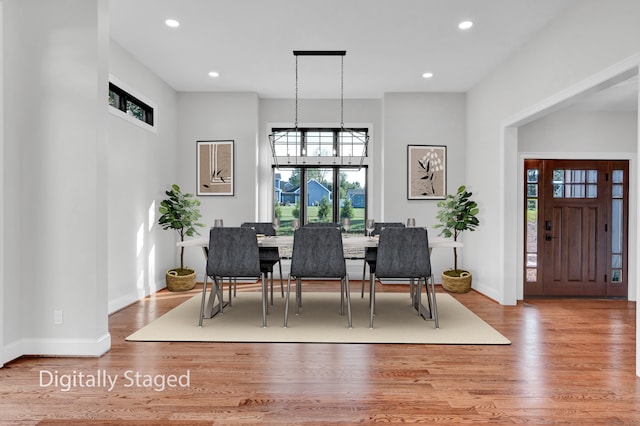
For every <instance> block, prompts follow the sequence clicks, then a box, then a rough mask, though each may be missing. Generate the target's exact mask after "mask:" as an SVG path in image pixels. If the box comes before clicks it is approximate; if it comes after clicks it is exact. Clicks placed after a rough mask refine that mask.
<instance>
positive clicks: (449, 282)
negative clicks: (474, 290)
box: [442, 271, 471, 293]
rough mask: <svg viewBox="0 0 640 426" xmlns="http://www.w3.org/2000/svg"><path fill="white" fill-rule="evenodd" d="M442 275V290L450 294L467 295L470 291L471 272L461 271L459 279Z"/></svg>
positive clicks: (444, 273)
mask: <svg viewBox="0 0 640 426" xmlns="http://www.w3.org/2000/svg"><path fill="white" fill-rule="evenodd" d="M446 272H447V271H444V272H443V273H442V288H444V289H445V290H447V291H449V292H451V293H467V292H468V291H469V290H471V272H467V271H463V272H462V273H461V274H460V276H459V277H452V276H451V275H447V274H446Z"/></svg>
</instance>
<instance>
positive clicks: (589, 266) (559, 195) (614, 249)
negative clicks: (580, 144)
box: [524, 160, 629, 297]
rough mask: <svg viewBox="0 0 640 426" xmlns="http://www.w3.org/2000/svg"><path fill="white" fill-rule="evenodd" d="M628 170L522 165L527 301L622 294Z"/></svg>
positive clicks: (611, 164)
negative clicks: (550, 297) (529, 299)
mask: <svg viewBox="0 0 640 426" xmlns="http://www.w3.org/2000/svg"><path fill="white" fill-rule="evenodd" d="M628 170H629V166H628V162H627V161H599V160H594V161H585V160H526V161H525V185H526V188H525V193H526V194H527V196H526V207H525V212H526V214H525V223H526V226H525V233H526V238H525V271H524V276H525V291H524V294H525V296H583V297H623V296H626V295H627V278H626V276H627V208H628V174H629V173H628Z"/></svg>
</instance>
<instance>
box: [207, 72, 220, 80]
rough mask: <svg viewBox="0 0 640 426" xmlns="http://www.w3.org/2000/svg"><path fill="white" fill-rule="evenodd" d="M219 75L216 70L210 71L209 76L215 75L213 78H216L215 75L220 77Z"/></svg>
mask: <svg viewBox="0 0 640 426" xmlns="http://www.w3.org/2000/svg"><path fill="white" fill-rule="evenodd" d="M219 75H220V74H218V73H217V72H215V71H209V77H213V78H215V77H218V76H219Z"/></svg>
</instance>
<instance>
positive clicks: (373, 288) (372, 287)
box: [369, 274, 376, 328]
mask: <svg viewBox="0 0 640 426" xmlns="http://www.w3.org/2000/svg"><path fill="white" fill-rule="evenodd" d="M375 300H376V286H375V279H374V276H373V274H371V278H370V280H369V328H373V315H374V310H375Z"/></svg>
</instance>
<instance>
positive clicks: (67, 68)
mask: <svg viewBox="0 0 640 426" xmlns="http://www.w3.org/2000/svg"><path fill="white" fill-rule="evenodd" d="M107 6H108V3H107V2H106V1H103V0H93V1H87V0H60V1H57V2H50V1H48V0H5V1H4V4H3V28H2V29H3V32H4V34H3V38H4V40H3V41H4V46H3V48H4V51H3V60H4V75H3V78H4V85H3V86H4V93H3V101H4V104H5V105H10V106H11V107H10V108H4V128H3V138H4V153H3V173H4V180H3V187H2V192H3V196H4V200H3V202H4V205H3V211H4V217H3V221H4V223H3V229H4V234H3V241H2V244H3V256H4V258H3V265H4V270H3V277H2V284H3V292H4V299H3V306H2V311H3V315H4V323H3V324H4V329H3V339H4V341H3V342H2V344H3V354H2V355H3V358H4V359H3V360H0V361H6V360H9V359H13V358H15V357H17V356H20V355H23V354H62V355H64V354H73V355H100V354H102V353H104V352H105V351H106V350H108V348H109V347H110V336H109V333H108V316H107V278H106V276H107V268H106V262H107V233H106V201H105V198H104V197H103V196H102V194H103V192H104V191H105V186H106V179H105V176H106V156H104V155H103V154H104V152H106V120H107V113H106V111H107V110H106V105H105V102H104V99H105V93H106V90H107V60H108V28H107V27H108V14H107ZM69 10H73V11H74V13H72V14H70V13H68V11H69ZM79 300H82V301H83V303H78V301H79ZM56 310H60V311H62V312H63V323H62V324H58V325H56V324H54V321H53V319H54V311H56Z"/></svg>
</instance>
